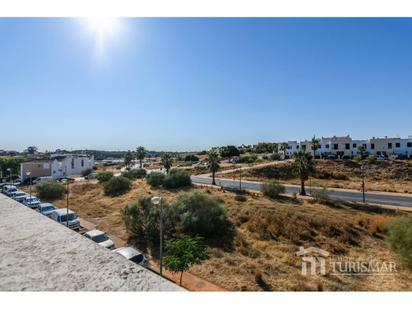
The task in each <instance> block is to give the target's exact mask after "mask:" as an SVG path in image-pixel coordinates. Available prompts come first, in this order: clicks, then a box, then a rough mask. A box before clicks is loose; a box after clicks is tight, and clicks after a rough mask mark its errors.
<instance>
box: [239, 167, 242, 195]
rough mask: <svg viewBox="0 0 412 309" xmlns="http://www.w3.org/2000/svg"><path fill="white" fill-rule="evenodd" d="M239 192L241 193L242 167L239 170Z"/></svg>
mask: <svg viewBox="0 0 412 309" xmlns="http://www.w3.org/2000/svg"><path fill="white" fill-rule="evenodd" d="M239 191H242V167H240V168H239Z"/></svg>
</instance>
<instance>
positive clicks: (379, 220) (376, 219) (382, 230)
mask: <svg viewBox="0 0 412 309" xmlns="http://www.w3.org/2000/svg"><path fill="white" fill-rule="evenodd" d="M389 221H390V218H389V217H384V216H367V215H365V214H358V215H357V216H356V223H357V224H358V225H359V226H361V227H362V228H364V229H365V230H367V231H368V232H369V233H370V234H371V235H372V236H375V237H379V238H381V237H382V236H381V235H382V234H387V232H388V223H389Z"/></svg>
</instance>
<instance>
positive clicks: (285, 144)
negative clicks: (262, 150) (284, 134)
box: [279, 143, 289, 159]
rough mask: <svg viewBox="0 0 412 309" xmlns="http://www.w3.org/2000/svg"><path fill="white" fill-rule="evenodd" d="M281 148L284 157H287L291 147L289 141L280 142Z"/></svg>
mask: <svg viewBox="0 0 412 309" xmlns="http://www.w3.org/2000/svg"><path fill="white" fill-rule="evenodd" d="M279 149H280V151H282V152H283V159H286V152H287V151H288V149H289V144H288V143H282V144H280V147H279Z"/></svg>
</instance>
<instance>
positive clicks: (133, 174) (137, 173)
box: [122, 168, 146, 180]
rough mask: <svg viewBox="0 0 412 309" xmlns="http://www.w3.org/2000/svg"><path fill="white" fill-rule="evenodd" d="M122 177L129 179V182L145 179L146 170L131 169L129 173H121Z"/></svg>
mask: <svg viewBox="0 0 412 309" xmlns="http://www.w3.org/2000/svg"><path fill="white" fill-rule="evenodd" d="M122 176H123V177H126V178H129V179H130V180H134V179H141V178H145V177H146V170H145V169H143V168H138V169H132V170H130V171H127V172H123V173H122Z"/></svg>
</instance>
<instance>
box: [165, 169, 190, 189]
mask: <svg viewBox="0 0 412 309" xmlns="http://www.w3.org/2000/svg"><path fill="white" fill-rule="evenodd" d="M191 185H192V180H191V179H190V174H189V173H188V172H187V171H185V170H180V169H172V170H171V171H170V173H169V174H168V175H167V176H166V177H165V178H164V179H163V187H165V188H166V189H177V188H182V187H188V186H191Z"/></svg>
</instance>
